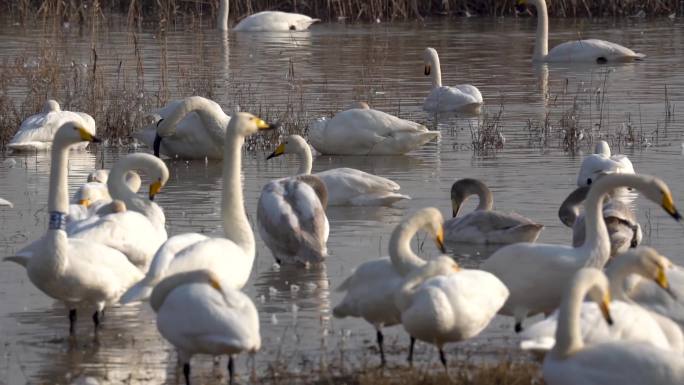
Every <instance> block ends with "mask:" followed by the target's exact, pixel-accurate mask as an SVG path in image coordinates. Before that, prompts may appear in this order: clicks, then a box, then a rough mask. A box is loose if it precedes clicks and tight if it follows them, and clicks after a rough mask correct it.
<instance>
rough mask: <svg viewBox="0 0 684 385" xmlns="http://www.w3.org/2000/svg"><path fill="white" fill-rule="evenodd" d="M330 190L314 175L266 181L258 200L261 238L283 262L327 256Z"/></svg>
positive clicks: (318, 259)
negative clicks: (326, 213) (327, 213)
mask: <svg viewBox="0 0 684 385" xmlns="http://www.w3.org/2000/svg"><path fill="white" fill-rule="evenodd" d="M327 196H328V191H327V189H326V187H325V184H324V183H323V181H321V180H320V179H319V178H317V177H315V176H313V175H300V176H295V177H291V178H283V179H276V180H274V181H271V182H269V183H267V184H266V185H264V187H263V189H261V195H260V196H259V202H258V203H257V227H258V228H259V234H260V235H261V239H263V241H264V243H265V244H266V246H268V248H269V249H270V250H271V253H273V258H275V260H276V262H277V263H278V264H281V263H303V264H304V265H307V264H309V263H321V262H323V260H324V259H325V258H326V257H327V256H328V249H327V246H326V243H327V242H328V234H329V232H330V225H329V224H328V217H327V216H326V215H325V208H326V206H327V203H328V197H327Z"/></svg>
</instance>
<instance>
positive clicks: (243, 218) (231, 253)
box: [120, 112, 272, 303]
mask: <svg viewBox="0 0 684 385" xmlns="http://www.w3.org/2000/svg"><path fill="white" fill-rule="evenodd" d="M271 127H272V126H270V125H269V124H268V123H266V122H265V121H263V120H261V119H259V118H257V117H256V116H254V115H252V114H249V113H245V112H238V113H236V114H235V115H234V117H233V119H231V120H230V122H229V123H228V127H227V128H226V134H225V145H224V149H223V151H224V157H223V194H222V199H221V214H222V216H223V233H224V236H225V238H222V237H218V238H209V237H207V236H205V235H202V234H196V233H187V234H180V235H175V236H173V237H171V238H169V239H168V240H167V241H166V242H165V243H164V244H163V245H162V246H161V247H160V248H159V250H157V253H156V254H155V255H154V258H153V259H152V262H151V263H150V268H149V270H148V271H147V273H146V275H145V278H143V279H142V280H140V281H139V282H138V283H136V284H135V285H134V286H133V287H131V288H130V289H129V290H128V291H127V292H126V293H125V294H124V295H123V296H122V298H121V301H120V302H121V303H130V302H134V301H141V300H144V299H147V298H149V295H150V293H151V291H152V288H153V287H154V285H156V284H157V283H158V282H159V281H160V280H161V279H162V278H164V277H165V276H167V275H171V274H175V273H179V272H183V271H190V270H197V269H208V270H211V271H212V272H213V273H215V274H217V275H218V276H219V278H220V279H221V281H222V282H224V283H225V285H227V287H231V288H234V289H240V288H242V287H243V286H244V285H245V283H247V280H248V279H249V275H250V274H251V272H252V264H253V263H254V255H255V249H256V245H255V243H254V233H253V232H252V227H251V226H250V224H249V220H248V219H247V213H246V212H245V205H244V199H243V195H242V181H241V179H240V178H241V177H240V171H241V170H240V169H241V165H242V145H243V144H244V142H245V137H247V136H249V135H252V134H255V133H256V132H257V131H259V130H267V129H270V128H271Z"/></svg>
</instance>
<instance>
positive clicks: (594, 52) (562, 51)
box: [516, 0, 646, 64]
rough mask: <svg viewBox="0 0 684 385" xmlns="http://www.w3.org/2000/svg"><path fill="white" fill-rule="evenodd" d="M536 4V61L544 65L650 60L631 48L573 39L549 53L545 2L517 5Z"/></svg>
mask: <svg viewBox="0 0 684 385" xmlns="http://www.w3.org/2000/svg"><path fill="white" fill-rule="evenodd" d="M527 3H529V4H532V5H533V6H534V7H535V8H536V9H537V36H536V41H535V44H534V54H533V57H532V60H534V61H543V62H594V63H598V64H604V63H607V62H611V63H612V62H627V61H633V60H640V59H643V58H644V57H646V55H644V54H641V53H636V52H634V51H632V50H631V49H629V48H626V47H623V46H621V45H619V44H615V43H611V42H609V41H605V40H598V39H586V40H573V41H569V42H566V43H563V44H559V45H557V46H555V47H553V48H552V49H551V51H549V16H548V12H547V9H546V1H544V0H517V2H516V5H517V6H521V5H523V4H527Z"/></svg>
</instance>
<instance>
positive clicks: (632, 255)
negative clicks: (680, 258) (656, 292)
mask: <svg viewBox="0 0 684 385" xmlns="http://www.w3.org/2000/svg"><path fill="white" fill-rule="evenodd" d="M613 263H614V264H616V265H617V266H615V267H613V266H610V267H609V269H611V270H612V269H616V268H617V269H619V265H627V268H628V270H629V272H631V273H634V274H638V275H640V276H642V277H644V278H646V279H650V280H653V281H654V282H655V283H656V284H657V285H658V286H660V287H661V288H662V289H663V290H665V291H666V292H667V293H668V294H670V296H672V297H673V298H675V294H674V292H672V290H671V289H670V283H669V281H668V279H667V270H668V269H670V268H672V266H673V265H672V262H671V261H670V260H669V259H668V258H667V257H665V256H663V255H661V254H660V253H658V251H656V249H654V248H652V247H648V246H641V247H637V248H636V249H631V250H629V251H627V252H625V253H624V254H622V255H620V256H619V257H618V259H617V260H616V261H615V262H613ZM611 264H612V263H611Z"/></svg>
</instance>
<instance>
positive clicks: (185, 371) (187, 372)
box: [183, 362, 190, 385]
mask: <svg viewBox="0 0 684 385" xmlns="http://www.w3.org/2000/svg"><path fill="white" fill-rule="evenodd" d="M183 376H184V377H185V385H190V363H189V362H186V363H185V364H183Z"/></svg>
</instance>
